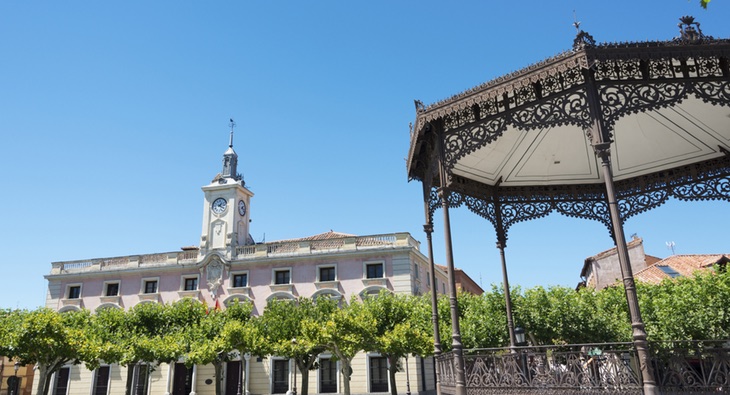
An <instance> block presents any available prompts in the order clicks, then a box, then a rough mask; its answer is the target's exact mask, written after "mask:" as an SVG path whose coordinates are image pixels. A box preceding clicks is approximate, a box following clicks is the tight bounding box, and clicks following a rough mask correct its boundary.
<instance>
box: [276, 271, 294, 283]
mask: <svg viewBox="0 0 730 395" xmlns="http://www.w3.org/2000/svg"><path fill="white" fill-rule="evenodd" d="M290 276H291V270H289V269H286V270H274V284H289V283H290V280H291V278H290Z"/></svg>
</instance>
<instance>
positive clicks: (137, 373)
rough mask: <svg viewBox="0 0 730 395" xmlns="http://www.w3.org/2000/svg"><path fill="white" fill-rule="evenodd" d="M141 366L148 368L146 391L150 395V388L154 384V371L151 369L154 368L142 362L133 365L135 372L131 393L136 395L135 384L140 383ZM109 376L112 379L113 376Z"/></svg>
mask: <svg viewBox="0 0 730 395" xmlns="http://www.w3.org/2000/svg"><path fill="white" fill-rule="evenodd" d="M141 366H147V378H146V380H147V383H146V384H145V390H146V391H145V395H149V393H150V387H151V384H152V369H151V368H152V366H151V364H149V363H147V362H141V363H136V364H134V365H132V369H134V372H133V373H132V382H131V383H130V385H131V386H132V388H130V389H129V393H130V394H134V390H135V388H134V387H135V384H137V383H139V368H140V367H141ZM127 369H129V368H127ZM109 376H110V377H111V374H110V375H109ZM125 391H126V389H125Z"/></svg>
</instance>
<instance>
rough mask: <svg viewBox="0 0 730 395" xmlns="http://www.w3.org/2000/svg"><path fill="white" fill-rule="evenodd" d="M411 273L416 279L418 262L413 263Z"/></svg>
mask: <svg viewBox="0 0 730 395" xmlns="http://www.w3.org/2000/svg"><path fill="white" fill-rule="evenodd" d="M413 275H414V276H416V279H418V276H419V273H418V264H417V263H414V264H413Z"/></svg>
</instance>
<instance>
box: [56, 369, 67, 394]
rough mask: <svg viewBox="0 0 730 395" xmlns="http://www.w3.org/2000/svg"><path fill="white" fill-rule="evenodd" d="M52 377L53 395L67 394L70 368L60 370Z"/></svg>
mask: <svg viewBox="0 0 730 395" xmlns="http://www.w3.org/2000/svg"><path fill="white" fill-rule="evenodd" d="M54 376H55V379H54V380H53V395H66V393H67V392H68V379H69V377H70V376H71V368H69V367H65V368H61V369H60V370H59V371H58V372H56V374H55V375H54Z"/></svg>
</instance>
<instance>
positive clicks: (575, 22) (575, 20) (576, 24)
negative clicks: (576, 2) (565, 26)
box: [573, 10, 580, 33]
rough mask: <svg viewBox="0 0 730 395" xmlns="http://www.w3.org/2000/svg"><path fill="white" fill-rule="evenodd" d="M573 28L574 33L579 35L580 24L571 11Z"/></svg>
mask: <svg viewBox="0 0 730 395" xmlns="http://www.w3.org/2000/svg"><path fill="white" fill-rule="evenodd" d="M573 26H575V31H576V32H578V33H580V22H578V16H577V15H576V14H575V10H573Z"/></svg>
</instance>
